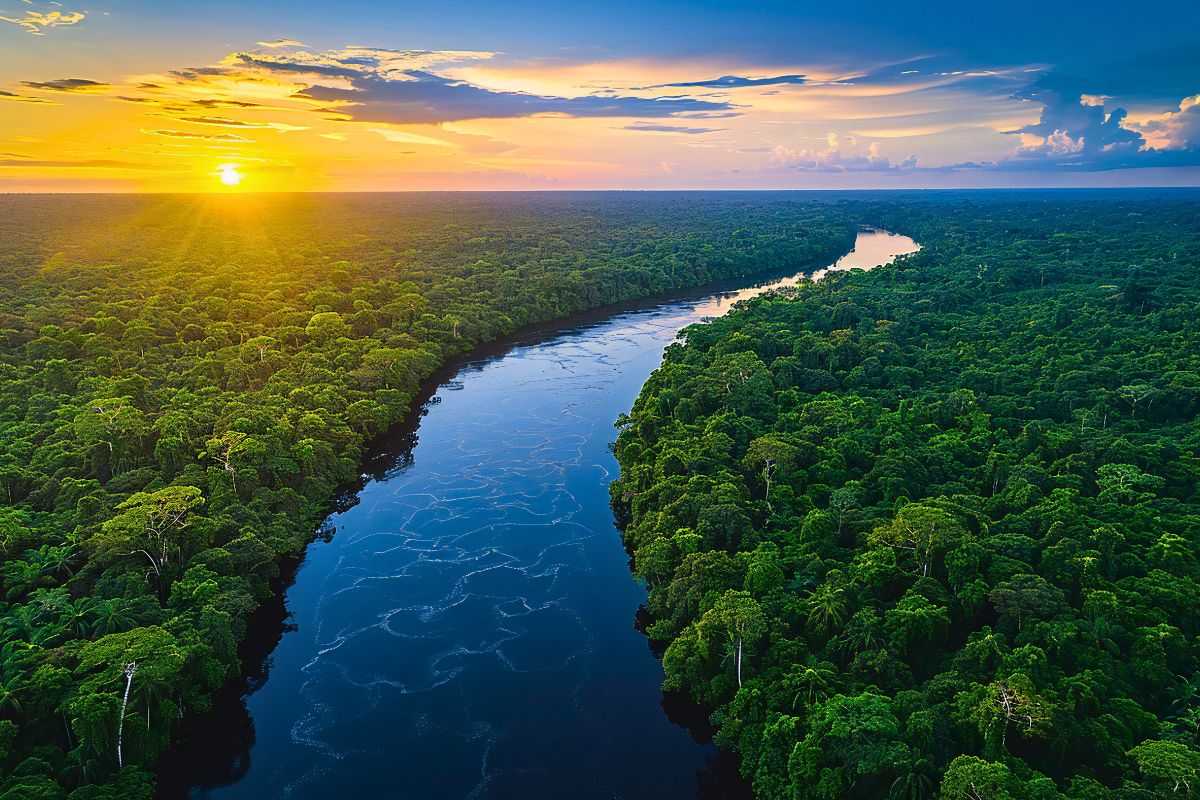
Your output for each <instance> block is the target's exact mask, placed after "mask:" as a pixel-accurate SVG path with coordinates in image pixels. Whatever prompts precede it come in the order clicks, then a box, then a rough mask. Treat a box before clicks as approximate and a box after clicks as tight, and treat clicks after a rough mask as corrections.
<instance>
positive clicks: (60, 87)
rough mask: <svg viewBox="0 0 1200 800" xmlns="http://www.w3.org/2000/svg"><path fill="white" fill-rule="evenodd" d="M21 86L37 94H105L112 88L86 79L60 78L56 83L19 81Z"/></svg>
mask: <svg viewBox="0 0 1200 800" xmlns="http://www.w3.org/2000/svg"><path fill="white" fill-rule="evenodd" d="M21 85H23V86H28V87H29V88H30V89H37V90H38V91H39V92H75V93H82V92H107V91H110V90H111V89H112V88H113V87H112V86H109V85H108V84H107V83H100V82H99V81H89V80H87V79H86V78H61V79H59V80H56V81H21Z"/></svg>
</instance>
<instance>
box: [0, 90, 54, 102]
mask: <svg viewBox="0 0 1200 800" xmlns="http://www.w3.org/2000/svg"><path fill="white" fill-rule="evenodd" d="M0 100H14V101H16V102H18V103H50V104H53V101H52V100H47V99H46V98H44V97H33V96H32V95H27V94H17V93H16V92H6V91H4V90H3V89H0Z"/></svg>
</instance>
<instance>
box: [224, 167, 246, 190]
mask: <svg viewBox="0 0 1200 800" xmlns="http://www.w3.org/2000/svg"><path fill="white" fill-rule="evenodd" d="M217 175H218V176H219V177H220V179H221V183H222V184H224V185H225V186H237V185H238V184H240V183H241V182H242V179H243V178H244V177H245V176H243V175H242V173H240V172H238V169H237V164H222V165H221V166H219V167H217Z"/></svg>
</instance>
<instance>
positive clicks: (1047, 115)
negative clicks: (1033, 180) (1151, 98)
mask: <svg viewBox="0 0 1200 800" xmlns="http://www.w3.org/2000/svg"><path fill="white" fill-rule="evenodd" d="M1070 83H1071V81H1070V79H1065V80H1063V79H1056V78H1055V77H1053V76H1049V77H1047V78H1046V79H1044V80H1042V81H1040V82H1039V83H1038V84H1036V85H1035V86H1033V87H1031V88H1029V89H1028V90H1025V91H1023V92H1018V93H1017V97H1020V98H1022V99H1026V100H1030V101H1033V102H1038V103H1041V104H1042V110H1041V114H1040V115H1039V119H1038V121H1037V122H1035V123H1033V124H1031V125H1025V126H1023V127H1021V128H1017V129H1016V130H1013V131H1009V133H1011V134H1014V135H1017V136H1020V137H1021V145H1020V146H1019V147H1018V148H1017V149H1016V150H1015V151H1014V152H1013V153H1012V154H1010V155H1009V156H1007V157H1005V158H1002V159H999V160H998V161H996V162H994V163H990V164H983V165H973V166H978V167H980V168H983V169H1003V170H1022V169H1024V170H1051V171H1053V170H1076V171H1094V170H1111V169H1128V168H1137V167H1179V166H1200V146H1197V145H1200V111H1198V110H1196V105H1197V102H1198V99H1197V97H1189V98H1185V99H1184V100H1183V101H1181V102H1180V104H1179V110H1178V111H1174V112H1168V113H1167V114H1163V115H1160V116H1157V117H1152V118H1151V119H1149V120H1147V121H1144V122H1141V123H1131V122H1128V123H1127V119H1128V114H1127V113H1126V111H1125V109H1124V108H1114V109H1113V110H1112V111H1105V107H1104V101H1105V99H1106V98H1104V97H1103V96H1100V95H1089V94H1084V93H1080V92H1077V91H1073V90H1072V89H1071V88H1070ZM959 166H967V165H959Z"/></svg>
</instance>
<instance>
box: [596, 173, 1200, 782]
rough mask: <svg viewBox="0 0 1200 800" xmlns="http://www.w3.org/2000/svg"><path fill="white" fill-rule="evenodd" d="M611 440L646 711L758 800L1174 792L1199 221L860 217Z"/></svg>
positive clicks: (664, 379) (1148, 201) (1104, 207)
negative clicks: (863, 223) (842, 255)
mask: <svg viewBox="0 0 1200 800" xmlns="http://www.w3.org/2000/svg"><path fill="white" fill-rule="evenodd" d="M866 211H867V214H866V216H867V217H868V218H869V220H870V222H871V223H872V224H874V225H877V226H879V227H881V228H884V229H886V230H891V231H898V232H902V233H905V234H907V235H909V236H911V237H912V238H914V239H915V240H917V241H918V242H920V243H921V245H922V250H921V251H920V252H919V253H916V254H912V255H909V256H905V257H902V258H901V259H899V260H898V261H897V262H896V263H894V264H892V265H889V266H884V267H880V268H877V269H875V270H872V271H870V272H854V273H842V274H831V275H829V276H828V277H827V278H825V279H824V280H823V281H820V282H807V283H802V284H801V285H800V286H799V287H797V288H795V289H788V290H784V291H781V292H777V293H775V294H772V295H765V296H761V297H757V298H754V299H752V300H750V301H748V302H747V303H745V304H743V305H742V306H741V307H740V308H739V309H737V310H735V311H734V312H733V313H731V314H729V315H727V316H725V317H723V318H720V319H718V320H714V321H711V322H708V323H706V324H701V325H694V326H691V327H690V328H688V329H685V331H684V334H683V336H682V339H681V341H680V342H678V343H676V344H674V345H672V346H670V347H669V348H668V349H667V351H666V354H665V358H664V362H663V365H662V367H661V368H660V369H659V370H657V371H656V372H655V373H654V374H653V375H652V376H651V378H650V379H649V380H648V381H647V383H646V385H645V386H644V388H643V390H642V392H641V394H640V396H639V398H638V400H637V402H636V404H635V406H634V408H633V410H632V411H631V413H630V414H629V415H628V416H625V417H622V418H621V419H620V420H619V422H618V428H619V430H620V433H619V435H618V439H617V445H616V455H617V459H618V462H619V464H620V467H621V473H620V477H619V478H618V480H617V481H615V482H614V483H613V484H612V487H611V492H612V498H613V508H614V511H615V513H616V514H617V517H618V520H619V522H620V524H621V526H622V528H623V530H624V540H625V544H626V546H627V548H628V550H629V552H630V554H631V556H632V566H633V569H634V572H635V574H636V575H637V576H638V577H640V578H641V579H643V580H645V582H646V584H647V588H648V592H649V601H648V609H649V616H650V619H651V622H650V624H649V625H648V628H647V630H648V633H649V635H650V636H651V638H652V639H654V640H655V641H657V642H658V643H659V644H660V646H663V647H665V654H664V659H663V667H664V671H665V682H664V688H666V689H669V690H682V691H687V692H689V693H690V694H691V695H692V697H693V698H695V699H696V700H697V701H698V702H701V703H705V704H708V705H709V706H710V707H712V708H714V709H715V710H714V713H713V715H712V720H713V722H714V724H715V725H716V726H717V729H718V730H717V734H716V740H717V743H718V745H719V746H721V747H723V748H726V749H729V750H732V751H735V752H737V753H738V755H739V756H740V759H741V764H742V772H743V774H744V775H745V776H746V777H747V778H748V779H749V780H750V781H751V782H752V785H753V788H754V791H755V794H756V796H758V797H759V798H763V800H785V799H786V800H810V799H811V800H817V799H818V798H820V800H834V799H835V798H837V799H838V800H841V799H842V798H846V799H848V800H855V799H857V798H861V799H862V800H867V798H883V797H888V798H896V799H897V800H898V799H899V798H904V799H905V800H919V798H927V797H933V796H937V797H941V798H946V799H947V800H985V799H986V800H1026V799H1028V800H1127V799H1132V798H1160V797H1161V798H1166V797H1181V796H1189V797H1190V796H1193V793H1194V792H1195V791H1196V787H1197V786H1200V741H1198V730H1200V727H1198V724H1197V721H1198V720H1200V700H1198V697H1200V694H1198V692H1197V688H1196V687H1197V685H1198V684H1200V651H1198V650H1197V647H1196V642H1197V633H1200V620H1198V619H1197V613H1196V608H1197V597H1196V586H1197V583H1198V581H1200V492H1198V489H1197V477H1200V473H1198V472H1197V465H1196V458H1195V452H1196V449H1197V445H1198V443H1200V438H1198V437H1200V428H1198V427H1197V422H1196V415H1197V412H1198V411H1200V356H1198V355H1197V353H1198V352H1200V348H1198V346H1197V345H1200V327H1198V326H1197V321H1196V315H1195V309H1196V307H1197V303H1198V302H1200V272H1198V270H1197V267H1198V265H1197V263H1196V260H1195V259H1196V253H1197V252H1200V224H1198V223H1197V219H1200V215H1198V212H1200V203H1198V202H1197V200H1196V199H1195V198H1194V197H1191V198H1176V199H1174V200H1169V201H1168V200H1163V199H1153V198H1142V199H1135V198H1132V197H1130V196H1125V197H1121V196H1120V195H1114V196H1110V197H1107V198H1098V197H1092V198H1087V197H1086V196H1084V195H1079V196H1070V195H1059V196H1053V195H1037V194H1032V195H1031V196H1029V197H1027V198H1026V199H1025V201H1024V202H1011V198H1009V199H1005V198H1004V196H1003V195H999V194H998V195H993V196H991V197H979V198H975V199H969V200H967V201H966V202H959V203H954V204H946V203H939V202H934V201H929V202H920V201H914V202H908V203H893V204H884V203H880V204H877V205H875V206H872V207H871V208H869V209H866Z"/></svg>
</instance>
